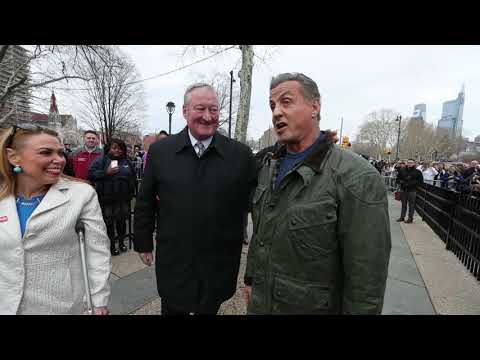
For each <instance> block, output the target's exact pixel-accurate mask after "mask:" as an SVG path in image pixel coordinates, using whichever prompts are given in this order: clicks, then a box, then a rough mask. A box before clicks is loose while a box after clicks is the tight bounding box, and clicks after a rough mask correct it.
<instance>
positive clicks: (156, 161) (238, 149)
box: [134, 84, 257, 315]
mask: <svg viewBox="0 0 480 360" xmlns="http://www.w3.org/2000/svg"><path fill="white" fill-rule="evenodd" d="M183 116H184V117H185V119H186V120H187V127H185V128H184V129H183V130H182V131H181V132H180V133H178V134H176V135H173V136H169V137H168V138H166V139H165V140H163V141H159V142H156V143H154V144H153V145H152V146H151V147H150V149H149V159H148V163H147V166H146V168H145V174H144V178H143V181H142V185H141V188H140V191H139V194H138V197H137V200H136V206H135V222H134V249H135V251H137V252H138V253H139V255H140V257H141V259H142V261H143V262H144V263H145V264H147V265H150V264H152V262H153V253H152V252H153V249H154V246H153V236H152V235H153V230H154V224H155V214H156V213H157V214H158V218H157V232H156V247H155V270H156V277H157V289H158V294H159V295H160V297H161V301H162V314H164V315H187V314H216V313H217V312H218V309H219V307H220V305H221V304H222V302H223V301H225V300H227V299H229V298H230V297H232V296H233V294H234V293H235V290H236V285H237V276H238V270H239V264H240V256H241V251H242V241H243V235H244V234H243V230H244V229H243V228H244V224H243V221H244V217H245V214H246V213H247V211H248V206H249V201H250V199H251V195H252V193H253V191H254V189H255V186H256V182H257V180H256V163H255V160H254V157H253V154H252V151H251V149H250V148H249V147H248V146H246V145H244V144H242V143H240V142H237V141H235V140H232V139H229V138H227V137H225V136H223V135H221V134H219V133H218V132H216V130H217V128H218V124H219V103H218V98H217V95H216V93H215V90H214V89H213V88H212V87H211V86H209V85H207V84H194V85H192V86H190V87H189V88H188V89H187V90H186V92H185V96H184V105H183ZM157 197H158V200H157Z"/></svg>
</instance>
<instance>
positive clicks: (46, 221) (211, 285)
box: [0, 73, 391, 315]
mask: <svg viewBox="0 0 480 360" xmlns="http://www.w3.org/2000/svg"><path fill="white" fill-rule="evenodd" d="M269 103H270V108H271V111H272V124H273V127H274V130H275V132H276V134H277V137H278V143H277V144H276V145H275V146H273V147H271V148H269V149H267V150H266V151H263V152H261V155H259V154H257V156H256V157H254V156H253V153H252V151H251V149H250V148H249V147H248V146H247V145H245V144H242V143H240V142H237V141H235V140H233V139H230V138H228V137H226V136H224V135H222V134H221V133H220V132H219V131H217V129H218V126H219V116H220V115H219V114H220V107H219V101H218V96H217V94H216V92H215V90H214V89H213V88H212V87H211V86H210V85H208V84H205V83H197V84H193V85H191V86H189V87H188V88H187V89H186V91H185V94H184V101H183V108H182V111H183V116H184V118H185V120H186V126H185V128H184V129H183V130H182V131H181V132H179V133H178V134H175V135H171V136H164V139H162V140H161V141H158V139H156V138H155V139H151V142H150V143H149V144H147V146H144V149H143V150H142V149H140V147H136V148H135V147H134V148H129V147H128V146H127V145H126V144H125V143H124V142H123V141H122V140H120V139H111V140H110V141H109V142H108V144H106V145H105V147H104V148H103V149H102V150H101V149H99V148H98V135H97V134H96V133H95V132H94V131H88V132H86V133H85V145H84V147H82V148H81V149H77V150H73V151H71V152H69V154H67V155H65V151H64V149H63V146H62V144H61V143H60V140H59V138H58V135H57V134H56V133H55V132H53V131H51V130H46V129H43V128H40V127H36V126H34V127H32V128H22V129H20V128H19V127H13V128H9V129H6V130H4V131H3V132H2V135H1V136H0V158H1V159H0V184H1V185H0V186H1V188H0V240H1V247H2V252H0V268H1V269H2V271H1V272H0V313H1V314H33V313H37V314H67V313H70V314H80V313H82V303H83V302H84V300H85V295H84V294H85V288H84V287H83V286H82V281H81V280H80V274H81V268H80V262H81V261H80V260H81V255H80V251H79V250H78V243H77V241H76V240H77V238H76V233H75V229H76V225H77V224H78V223H79V222H82V223H83V224H84V225H85V235H86V236H85V238H86V243H87V245H88V246H87V262H86V263H87V269H88V278H89V280H90V285H91V293H92V299H93V305H94V307H95V313H96V314H100V315H104V314H108V299H109V296H110V287H109V283H108V278H109V274H110V270H111V256H112V255H117V254H118V253H119V252H121V251H125V248H126V247H125V244H124V243H123V238H124V237H123V235H124V234H125V218H126V216H128V214H127V212H128V211H127V205H128V204H130V203H131V202H130V200H131V199H132V196H133V195H134V192H135V189H136V187H137V184H136V176H135V174H136V172H137V170H138V169H137V168H136V165H135V164H136V163H138V162H139V161H137V159H141V160H142V161H141V163H142V164H143V165H142V171H144V173H143V177H142V183H141V185H140V187H139V192H138V194H136V200H135V207H134V236H133V245H134V250H135V251H136V252H138V254H139V256H140V259H141V261H142V262H143V263H145V264H146V265H148V266H150V265H152V264H154V265H155V272H156V281H157V290H158V294H159V296H160V297H161V302H162V314H163V315H188V314H216V313H217V312H218V309H219V307H220V305H221V304H222V303H223V302H224V301H225V300H227V299H229V298H230V297H232V296H233V294H234V293H235V291H236V288H237V279H238V272H239V264H240V257H241V253H242V242H243V241H244V237H245V219H246V216H247V214H248V213H249V212H251V214H252V220H253V235H252V238H251V241H250V247H249V250H248V256H247V264H246V272H245V276H244V279H243V281H244V297H245V301H246V303H247V313H248V314H380V313H381V311H382V307H383V300H384V293H385V288H386V280H387V273H388V264H389V258H390V250H391V237H390V221H389V214H388V202H387V193H386V191H385V188H384V184H383V179H382V177H381V176H380V174H379V173H378V172H377V171H375V169H374V168H373V167H372V166H370V165H369V164H368V163H367V162H365V161H364V160H363V159H362V158H361V157H359V156H357V155H356V154H354V153H352V152H351V151H347V150H343V149H341V148H340V147H339V146H336V145H335V142H336V141H337V140H338V139H337V137H336V133H335V132H330V131H322V130H320V110H321V97H320V92H319V90H318V87H317V84H316V83H315V81H313V80H312V79H310V78H309V77H307V76H305V75H304V74H301V73H284V74H279V75H277V76H275V77H274V78H272V80H271V83H270V96H269ZM163 135H166V134H163ZM67 163H71V171H72V175H73V176H74V177H73V176H68V175H66V174H65V173H62V171H64V170H65V165H66V164H67ZM115 233H116V234H117V236H115ZM109 248H110V249H109ZM109 250H110V251H109ZM154 251H155V256H154V255H153V252H154Z"/></svg>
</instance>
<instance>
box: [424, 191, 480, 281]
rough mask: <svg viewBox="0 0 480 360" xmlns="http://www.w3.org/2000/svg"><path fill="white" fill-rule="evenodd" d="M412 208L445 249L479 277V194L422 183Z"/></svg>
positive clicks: (479, 278)
mask: <svg viewBox="0 0 480 360" xmlns="http://www.w3.org/2000/svg"><path fill="white" fill-rule="evenodd" d="M415 209H416V210H417V212H418V214H419V215H420V216H421V218H422V220H423V221H425V222H426V223H427V224H428V225H429V226H430V228H431V229H432V230H433V231H434V232H435V233H436V234H437V235H438V236H439V237H440V239H442V241H443V242H444V243H445V247H446V249H447V250H449V251H452V252H453V253H454V254H455V255H456V256H457V257H458V259H460V261H462V263H463V264H464V265H465V267H466V268H467V269H468V270H469V271H470V272H471V273H472V274H473V275H474V276H475V277H476V278H477V280H480V197H479V196H475V195H472V194H469V193H461V192H457V191H453V190H451V189H448V188H441V187H438V186H434V185H433V184H423V185H421V186H419V187H418V188H417V201H416V204H415Z"/></svg>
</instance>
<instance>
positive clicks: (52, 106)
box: [50, 90, 58, 114]
mask: <svg viewBox="0 0 480 360" xmlns="http://www.w3.org/2000/svg"><path fill="white" fill-rule="evenodd" d="M50 114H58V107H57V99H56V98H55V93H54V92H53V90H52V96H51V97H50Z"/></svg>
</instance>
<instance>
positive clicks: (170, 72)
mask: <svg viewBox="0 0 480 360" xmlns="http://www.w3.org/2000/svg"><path fill="white" fill-rule="evenodd" d="M235 46H236V45H232V46H229V47H227V48H225V49H222V50H220V51H217V52H216V53H214V54H212V55H209V56H207V57H204V58H202V59H200V60H197V61H194V62H193V63H190V64H188V65H184V66H181V67H179V68H176V69H173V70H170V71H167V72H165V73H161V74H158V75H154V76H151V77H148V78H145V79H140V80H136V81H132V82H129V83H126V84H125V85H133V84H137V83H141V82H144V81H148V80H153V79H157V78H159V77H162V76H167V75H170V74H172V73H174V72H177V71H180V70H183V69H186V68H188V67H190V66H193V65H196V64H198V63H201V62H203V61H206V60H209V59H211V58H213V57H215V56H217V55H220V54H221V53H223V52H225V51H227V50H230V49H233V48H234V47H235ZM53 89H55V90H65V91H88V90H92V88H83V89H70V88H53Z"/></svg>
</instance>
